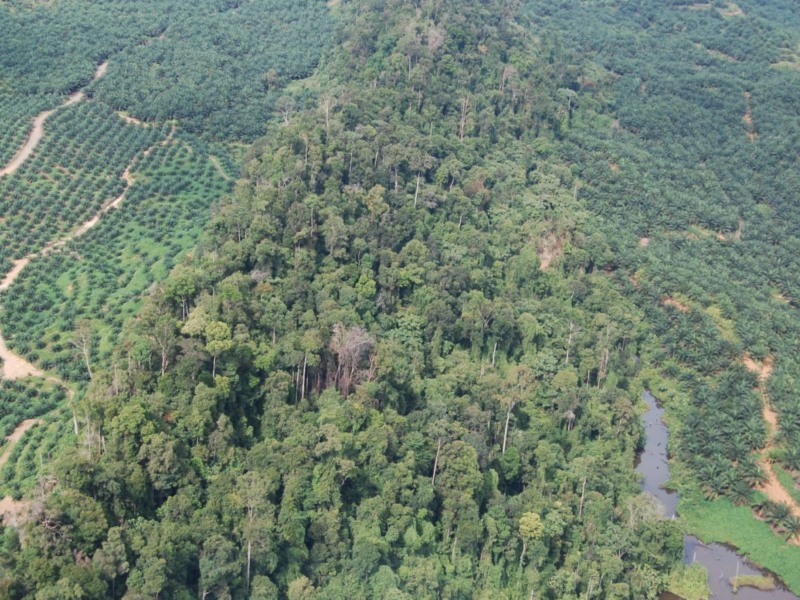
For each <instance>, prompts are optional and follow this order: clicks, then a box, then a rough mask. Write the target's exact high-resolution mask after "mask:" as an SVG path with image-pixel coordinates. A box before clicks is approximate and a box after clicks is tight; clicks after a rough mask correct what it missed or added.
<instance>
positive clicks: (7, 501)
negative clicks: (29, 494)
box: [0, 496, 30, 527]
mask: <svg viewBox="0 0 800 600" xmlns="http://www.w3.org/2000/svg"><path fill="white" fill-rule="evenodd" d="M29 509H30V502H27V501H25V500H14V499H13V498H12V497H11V496H6V497H5V498H3V499H2V500H0V515H2V517H3V524H4V525H11V526H12V527H17V526H18V525H21V524H22V522H23V521H25V520H26V517H27V515H28V513H29V512H30V510H29Z"/></svg>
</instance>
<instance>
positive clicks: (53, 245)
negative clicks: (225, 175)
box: [0, 126, 175, 385]
mask: <svg viewBox="0 0 800 600" xmlns="http://www.w3.org/2000/svg"><path fill="white" fill-rule="evenodd" d="M174 135H175V126H173V127H172V129H171V130H170V132H169V134H168V135H167V137H166V138H165V139H163V140H162V141H161V142H159V143H158V144H157V145H160V146H163V145H166V144H168V143H169V142H170V141H171V140H172V137H173V136H174ZM154 147H155V146H151V147H150V148H148V149H147V150H145V151H144V152H143V153H142V156H143V157H144V156H147V155H148V154H150V152H151V151H152V149H153V148H154ZM138 160H139V157H136V158H134V159H133V160H132V161H131V163H130V164H129V165H128V166H127V167H126V168H125V171H123V173H122V179H124V180H125V183H126V184H127V185H126V187H125V189H124V190H123V191H122V193H121V194H120V195H119V196H117V197H116V198H112V199H111V200H109V201H108V202H106V203H105V204H104V205H103V206H102V208H100V210H99V211H97V213H95V214H94V216H92V218H90V219H89V220H88V221H86V222H85V223H83V224H82V225H81V226H80V227H78V228H77V229H76V230H75V231H73V232H72V233H70V234H68V235H66V236H65V237H62V238H61V239H58V240H54V241H52V242H49V243H48V244H46V245H45V247H44V248H43V249H42V250H41V251H40V252H34V253H32V254H29V255H27V256H25V257H24V258H21V259H19V260H17V261H16V262H15V263H14V267H13V268H12V269H11V270H10V271H9V272H8V273H6V275H5V277H3V280H2V282H0V292H1V291H3V290H7V289H8V288H9V287H11V285H12V284H13V283H14V281H16V279H17V277H19V275H20V273H22V270H23V269H24V268H25V266H26V265H27V264H28V263H29V262H30V261H31V260H32V259H33V258H35V257H37V256H44V255H45V254H48V253H50V252H52V251H53V250H55V249H57V248H60V247H62V246H64V245H65V244H67V243H68V242H70V241H71V240H74V239H75V238H77V237H80V236H82V235H83V234H85V233H86V232H87V231H89V230H90V229H91V228H92V227H94V226H95V225H97V223H98V222H99V221H100V217H102V216H103V215H104V214H105V213H107V212H108V211H109V210H111V209H112V208H116V207H117V206H119V204H120V203H121V202H122V201H123V200H124V199H125V195H126V193H127V192H128V189H130V186H131V185H132V184H133V177H132V176H131V169H132V168H133V166H134V165H135V164H136V162H137V161H138ZM0 358H1V359H2V360H3V366H2V370H0V374H1V375H2V376H3V377H4V378H6V379H23V378H25V377H30V376H33V377H44V376H45V373H44V371H42V370H41V369H38V368H37V367H35V366H34V365H32V364H31V363H29V362H28V361H27V360H25V359H24V358H22V357H21V356H17V355H16V354H14V353H13V352H11V351H10V350H9V349H8V346H7V345H6V342H5V338H4V337H3V335H2V333H0ZM53 381H55V382H56V383H59V384H60V385H64V384H63V382H61V381H60V380H57V379H53Z"/></svg>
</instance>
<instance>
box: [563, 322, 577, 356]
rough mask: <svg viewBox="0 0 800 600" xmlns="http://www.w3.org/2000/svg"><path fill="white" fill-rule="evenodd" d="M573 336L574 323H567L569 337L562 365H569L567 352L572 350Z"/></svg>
mask: <svg viewBox="0 0 800 600" xmlns="http://www.w3.org/2000/svg"><path fill="white" fill-rule="evenodd" d="M574 334H575V323H573V322H572V321H570V322H569V337H567V356H566V358H564V364H565V365H567V364H569V351H570V348H572V336H573V335H574Z"/></svg>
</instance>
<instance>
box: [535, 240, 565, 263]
mask: <svg viewBox="0 0 800 600" xmlns="http://www.w3.org/2000/svg"><path fill="white" fill-rule="evenodd" d="M537 254H538V255H539V260H540V267H541V269H542V271H546V270H547V269H548V268H549V267H550V264H551V263H552V262H553V261H554V260H555V259H557V258H560V257H561V256H563V254H564V242H563V241H562V240H561V238H559V237H558V236H557V235H556V234H554V233H548V234H547V235H546V236H545V237H544V239H542V241H541V243H540V244H539V251H538V252H537Z"/></svg>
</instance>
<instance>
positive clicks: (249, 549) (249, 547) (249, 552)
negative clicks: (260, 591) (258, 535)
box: [247, 540, 253, 590]
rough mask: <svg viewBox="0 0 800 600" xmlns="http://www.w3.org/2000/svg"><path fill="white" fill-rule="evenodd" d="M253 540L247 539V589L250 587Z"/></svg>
mask: <svg viewBox="0 0 800 600" xmlns="http://www.w3.org/2000/svg"><path fill="white" fill-rule="evenodd" d="M252 550H253V541H252V540H247V589H248V590H249V589H250V559H251V557H252V555H253V552H252Z"/></svg>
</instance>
